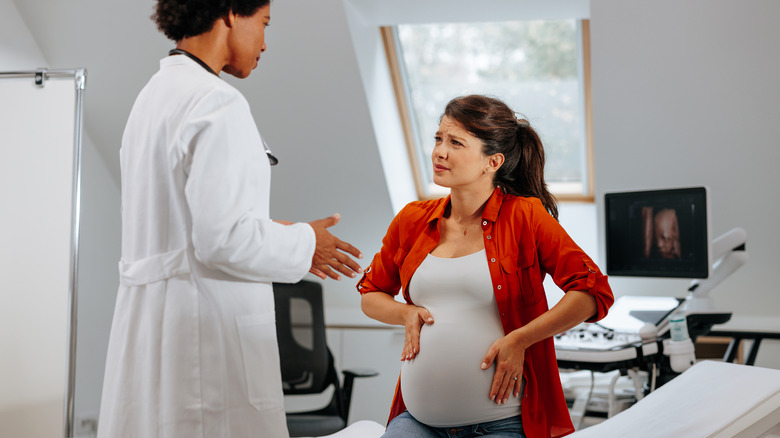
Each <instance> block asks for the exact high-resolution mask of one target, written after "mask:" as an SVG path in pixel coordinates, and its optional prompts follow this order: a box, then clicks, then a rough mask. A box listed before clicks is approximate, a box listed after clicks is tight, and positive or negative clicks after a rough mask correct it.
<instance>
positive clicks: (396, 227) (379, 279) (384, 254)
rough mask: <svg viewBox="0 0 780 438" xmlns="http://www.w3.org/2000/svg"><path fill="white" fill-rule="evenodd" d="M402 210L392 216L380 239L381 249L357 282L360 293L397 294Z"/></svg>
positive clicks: (399, 279) (399, 284) (399, 285)
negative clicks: (385, 231)
mask: <svg viewBox="0 0 780 438" xmlns="http://www.w3.org/2000/svg"><path fill="white" fill-rule="evenodd" d="M402 214H403V210H402V211H401V212H400V213H399V214H398V215H396V217H395V218H393V221H392V222H391V223H390V226H389V227H388V229H387V234H385V237H384V238H383V239H382V249H381V250H380V251H379V252H378V253H376V255H375V256H374V259H373V260H372V261H371V264H370V265H369V266H368V268H366V270H365V273H364V274H363V277H362V278H361V279H360V281H359V282H358V283H357V290H358V292H360V293H361V294H365V293H368V292H384V293H386V294H388V295H392V296H395V295H398V292H399V291H400V290H401V276H400V267H399V263H398V253H399V251H401V246H400V227H401V216H402Z"/></svg>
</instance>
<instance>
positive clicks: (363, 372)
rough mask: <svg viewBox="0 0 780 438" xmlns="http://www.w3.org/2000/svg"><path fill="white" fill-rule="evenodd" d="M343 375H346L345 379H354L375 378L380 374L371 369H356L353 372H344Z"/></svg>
mask: <svg viewBox="0 0 780 438" xmlns="http://www.w3.org/2000/svg"><path fill="white" fill-rule="evenodd" d="M342 373H343V374H344V379H345V380H346V379H348V378H351V379H354V378H355V377H374V376H378V375H379V373H378V372H376V371H374V370H372V369H369V368H356V369H352V370H343V371H342Z"/></svg>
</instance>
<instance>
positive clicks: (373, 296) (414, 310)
mask: <svg viewBox="0 0 780 438" xmlns="http://www.w3.org/2000/svg"><path fill="white" fill-rule="evenodd" d="M360 307H361V309H363V313H365V314H366V315H367V316H368V317H370V318H373V319H375V320H377V321H380V322H384V323H385V324H392V325H402V326H404V327H405V328H406V333H405V340H404V348H403V350H402V351H401V360H410V359H414V356H415V355H417V353H418V352H419V351H420V330H421V329H422V326H423V324H433V316H431V314H430V312H428V310H427V309H425V308H424V307H419V306H415V305H413V304H405V303H401V302H398V301H396V300H395V299H394V298H393V297H392V296H390V295H388V294H386V293H384V292H367V293H364V294H363V295H362V297H361V299H360Z"/></svg>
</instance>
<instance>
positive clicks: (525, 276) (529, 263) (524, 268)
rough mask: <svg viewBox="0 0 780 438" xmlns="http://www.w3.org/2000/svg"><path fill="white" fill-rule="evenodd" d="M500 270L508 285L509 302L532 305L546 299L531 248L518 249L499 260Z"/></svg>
mask: <svg viewBox="0 0 780 438" xmlns="http://www.w3.org/2000/svg"><path fill="white" fill-rule="evenodd" d="M500 264H501V272H502V275H503V276H504V279H505V282H506V284H507V286H508V287H509V290H508V291H507V293H508V294H509V300H510V303H517V304H519V305H520V306H533V305H536V304H538V303H539V302H540V301H542V300H544V299H546V295H545V293H544V287H543V286H542V278H541V272H539V265H538V264H537V263H536V257H535V253H534V252H533V251H531V250H526V251H518V252H517V253H514V254H509V255H506V256H504V257H503V258H502V259H501V260H500Z"/></svg>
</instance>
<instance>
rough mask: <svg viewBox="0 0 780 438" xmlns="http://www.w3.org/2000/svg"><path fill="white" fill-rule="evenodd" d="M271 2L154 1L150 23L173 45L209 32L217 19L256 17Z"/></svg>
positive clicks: (247, 0) (243, 0) (213, 0)
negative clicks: (234, 15)
mask: <svg viewBox="0 0 780 438" xmlns="http://www.w3.org/2000/svg"><path fill="white" fill-rule="evenodd" d="M269 3H271V0H157V6H156V7H155V10H154V14H153V15H152V17H151V18H152V20H153V21H154V22H155V23H156V24H157V28H158V29H160V31H161V32H162V33H163V34H165V36H166V37H168V38H169V39H171V40H173V41H176V42H178V41H181V40H182V39H184V38H189V37H193V36H197V35H200V34H202V33H204V32H208V31H209V30H211V28H212V27H213V26H214V22H215V21H217V19H218V18H222V17H224V16H226V15H228V14H229V13H230V12H233V13H234V14H236V15H240V16H242V17H249V16H252V15H254V14H255V12H257V10H258V9H260V8H262V7H263V6H265V5H267V4H269Z"/></svg>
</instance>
